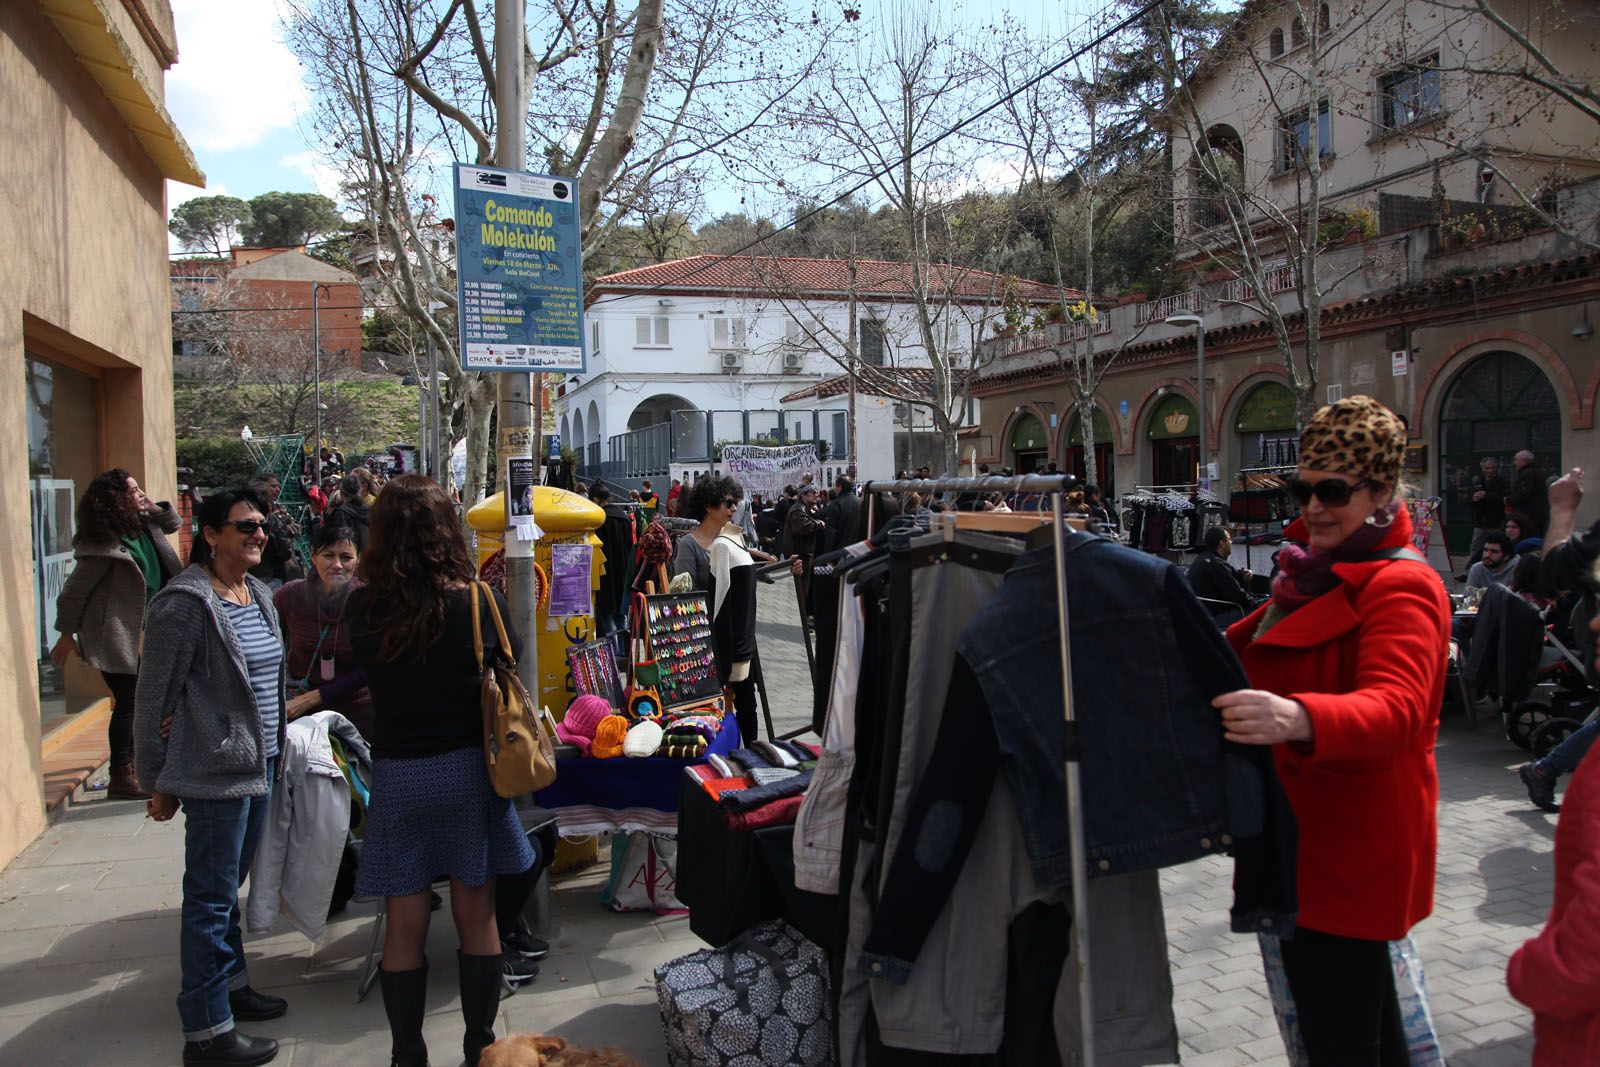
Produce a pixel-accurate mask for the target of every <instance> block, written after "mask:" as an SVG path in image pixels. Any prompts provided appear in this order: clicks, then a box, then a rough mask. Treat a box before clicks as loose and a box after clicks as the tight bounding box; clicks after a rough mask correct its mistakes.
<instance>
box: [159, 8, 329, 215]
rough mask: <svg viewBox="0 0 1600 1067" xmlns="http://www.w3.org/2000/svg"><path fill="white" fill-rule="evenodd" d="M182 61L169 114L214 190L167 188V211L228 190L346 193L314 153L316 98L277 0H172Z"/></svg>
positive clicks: (173, 73) (172, 79) (246, 194)
mask: <svg viewBox="0 0 1600 1067" xmlns="http://www.w3.org/2000/svg"><path fill="white" fill-rule="evenodd" d="M172 11H173V16H174V17H175V19H176V20H177V27H178V63H177V64H176V65H175V66H174V67H173V68H172V69H171V70H169V71H168V72H167V110H168V111H170V112H171V113H172V117H173V119H174V120H175V121H176V122H177V124H178V129H180V130H182V131H183V135H184V137H185V138H186V139H187V140H188V142H189V147H191V148H192V149H194V153H195V155H196V157H198V158H199V160H200V169H201V170H203V171H205V174H206V187H205V188H204V189H198V188H195V187H194V186H191V185H180V184H178V183H176V182H168V183H167V206H168V208H169V209H170V208H172V207H175V206H177V205H178V204H180V203H182V202H183V201H185V200H188V199H191V198H193V197H196V196H213V195H217V194H221V193H226V194H228V195H229V196H237V197H240V198H242V199H245V200H248V199H250V198H251V197H252V196H256V195H257V194H259V193H265V192H271V191H274V190H280V189H281V190H288V191H312V190H315V191H318V192H322V193H325V194H327V195H329V196H334V195H337V191H338V190H337V184H336V179H335V176H334V175H333V174H331V173H329V172H328V171H326V170H325V169H324V168H322V167H321V166H320V165H319V163H318V161H317V160H316V159H315V157H314V156H313V155H312V153H311V152H310V151H309V150H308V149H307V148H306V143H305V139H304V137H303V135H302V127H303V126H304V125H305V120H306V119H307V118H308V117H309V112H310V108H311V104H312V100H311V96H310V94H309V93H308V92H307V91H306V89H305V86H304V85H303V84H302V83H301V80H300V64H299V61H298V60H296V59H295V57H294V55H293V53H291V52H290V51H289V49H288V47H287V46H285V45H284V43H283V34H282V30H281V29H280V28H279V25H278V8H277V4H276V2H275V0H172Z"/></svg>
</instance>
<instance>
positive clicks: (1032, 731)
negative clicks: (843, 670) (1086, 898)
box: [958, 533, 1296, 932]
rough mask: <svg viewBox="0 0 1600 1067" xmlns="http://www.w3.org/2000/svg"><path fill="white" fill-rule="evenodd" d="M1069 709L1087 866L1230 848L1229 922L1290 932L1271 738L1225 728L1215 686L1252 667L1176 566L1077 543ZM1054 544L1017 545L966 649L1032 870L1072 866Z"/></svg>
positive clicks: (1131, 867) (1290, 846) (1285, 848)
mask: <svg viewBox="0 0 1600 1067" xmlns="http://www.w3.org/2000/svg"><path fill="white" fill-rule="evenodd" d="M1066 550H1067V592H1068V604H1069V611H1070V615H1071V639H1072V640H1071V646H1072V672H1073V693H1074V702H1073V703H1074V711H1075V716H1076V719H1077V734H1078V738H1079V746H1080V750H1081V753H1082V760H1081V766H1082V781H1083V788H1084V809H1085V818H1084V829H1085V834H1086V837H1087V843H1088V852H1089V855H1088V857H1087V860H1088V866H1089V874H1090V876H1091V877H1095V876H1099V875H1106V874H1120V873H1125V872H1128V871H1137V870H1149V869H1151V868H1156V867H1166V866H1171V865H1173V864H1177V863H1183V862H1186V861H1188V860H1192V859H1196V858H1198V857H1200V856H1204V855H1207V854H1209V853H1216V852H1232V853H1233V854H1234V855H1235V857H1236V859H1237V861H1238V863H1237V867H1236V872H1235V879H1234V890H1235V900H1234V908H1233V927H1234V929H1235V930H1239V931H1241V932H1243V931H1250V930H1257V929H1267V930H1286V929H1287V928H1290V927H1292V924H1293V921H1294V912H1295V910H1296V893H1295V880H1294V871H1295V841H1296V837H1295V822H1294V815H1293V812H1292V811H1291V810H1290V808H1289V803H1288V800H1287V798H1286V797H1285V796H1284V794H1283V790H1282V787H1281V786H1280V785H1279V783H1278V778H1277V774H1276V771H1275V770H1274V768H1273V765H1272V752H1271V749H1270V748H1268V747H1265V746H1254V745H1237V744H1233V743H1231V742H1227V741H1224V740H1223V737H1222V726H1221V719H1220V716H1219V715H1218V713H1217V712H1216V710H1215V709H1213V708H1212V707H1211V700H1212V698H1213V697H1215V696H1217V695H1218V694H1221V693H1226V692H1230V691H1232V690H1235V689H1244V688H1248V687H1249V681H1248V680H1247V678H1246V677H1245V673H1244V668H1243V667H1242V666H1241V665H1240V664H1239V661H1238V658H1237V657H1236V656H1235V655H1234V654H1233V651H1232V650H1231V649H1230V648H1229V647H1228V645H1227V643H1226V641H1225V640H1224V638H1223V636H1222V634H1221V633H1220V632H1219V631H1218V630H1217V627H1216V624H1215V623H1214V622H1213V621H1212V619H1211V616H1210V614H1209V613H1208V612H1207V611H1206V610H1205V608H1204V607H1202V606H1201V605H1200V603H1199V602H1198V601H1196V600H1195V598H1194V595H1193V594H1192V593H1191V592H1190V591H1189V588H1188V585H1187V583H1185V581H1184V579H1183V576H1182V574H1181V573H1180V572H1179V571H1178V570H1177V569H1176V568H1174V567H1173V566H1172V565H1171V564H1169V563H1167V562H1165V561H1163V560H1161V559H1158V558H1156V557H1153V556H1148V555H1145V554H1144V553H1141V552H1136V551H1132V550H1130V549H1128V548H1125V547H1123V546H1121V545H1119V544H1117V543H1115V542H1113V541H1109V540H1105V539H1103V538H1098V537H1092V536H1089V535H1087V534H1082V533H1074V534H1072V535H1071V536H1069V537H1068V539H1067V549H1066ZM1054 569H1055V560H1054V554H1053V552H1052V551H1051V550H1050V549H1049V548H1042V549H1035V550H1033V551H1031V552H1028V553H1026V554H1025V555H1023V556H1022V557H1021V558H1020V559H1019V560H1018V562H1017V564H1016V565H1015V566H1014V567H1013V568H1012V569H1011V571H1010V572H1009V573H1008V574H1007V575H1006V579H1005V583H1004V585H1002V587H1001V589H1000V592H999V593H998V594H996V596H995V597H994V599H993V600H992V601H990V603H989V604H988V605H986V606H985V608H984V610H983V611H982V612H981V613H979V615H978V616H977V617H975V618H974V619H973V620H972V622H971V623H970V624H969V625H968V626H967V628H966V630H965V631H964V632H963V633H962V635H961V638H960V641H959V642H958V646H959V648H960V651H961V653H962V655H963V657H964V658H965V659H966V660H967V662H968V663H970V664H971V666H972V669H973V670H974V672H976V674H977V677H978V680H979V683H980V685H981V686H982V689H983V691H984V694H985V696H986V698H987V702H988V705H989V708H990V712H991V715H992V718H993V722H994V730H995V734H996V739H997V741H998V744H999V752H1000V760H1001V765H1002V767H1003V769H1004V773H1005V774H1006V776H1007V780H1008V782H1009V783H1010V785H1011V788H1012V791H1013V793H1014V794H1015V795H1016V798H1017V807H1018V808H1019V810H1021V811H1026V812H1032V813H1034V817H1033V818H1029V819H1027V820H1026V821H1025V826H1024V835H1025V838H1026V843H1027V847H1028V853H1029V856H1030V859H1031V860H1032V862H1033V865H1034V869H1035V872H1036V875H1037V877H1039V879H1040V880H1041V881H1043V882H1044V883H1045V884H1049V885H1066V884H1069V883H1070V881H1071V877H1072V870H1071V864H1070V860H1069V857H1070V851H1069V846H1068V829H1067V822H1066V820H1065V819H1064V818H1053V817H1051V816H1050V814H1049V813H1051V812H1064V810H1065V795H1066V771H1065V766H1064V763H1063V760H1062V753H1063V751H1064V744H1065V742H1064V736H1065V730H1064V727H1063V716H1062V707H1061V696H1060V694H1061V656H1060V650H1059V637H1058V633H1059V630H1058V629H1057V627H1058V625H1059V618H1060V616H1059V611H1058V608H1057V603H1056V588H1055V575H1054Z"/></svg>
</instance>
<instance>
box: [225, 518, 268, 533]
mask: <svg viewBox="0 0 1600 1067" xmlns="http://www.w3.org/2000/svg"><path fill="white" fill-rule="evenodd" d="M222 525H224V526H232V527H233V528H234V529H235V530H238V531H239V532H240V533H242V534H244V535H245V536H246V537H250V536H252V535H253V534H255V533H257V532H258V531H260V530H265V529H266V528H267V524H266V523H264V522H258V521H257V520H255V519H239V520H237V521H234V522H225V523H223V524H222Z"/></svg>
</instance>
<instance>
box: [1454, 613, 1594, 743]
mask: <svg viewBox="0 0 1600 1067" xmlns="http://www.w3.org/2000/svg"><path fill="white" fill-rule="evenodd" d="M1466 676H1467V678H1468V679H1469V680H1470V681H1471V682H1472V684H1473V685H1474V686H1475V687H1476V688H1477V690H1478V691H1479V692H1481V693H1486V694H1489V695H1491V696H1494V697H1497V698H1498V699H1499V701H1500V712H1501V716H1502V718H1503V719H1504V722H1505V733H1506V738H1507V740H1509V741H1510V742H1511V743H1512V744H1514V745H1516V746H1517V747H1518V748H1522V749H1527V750H1529V751H1532V752H1534V753H1535V754H1536V755H1539V756H1543V755H1544V754H1545V753H1547V752H1549V751H1550V750H1551V749H1552V748H1554V747H1555V746H1556V745H1558V744H1560V743H1561V742H1562V741H1564V740H1565V739H1566V738H1567V737H1568V736H1570V735H1571V734H1572V732H1573V731H1575V730H1576V729H1578V727H1579V726H1581V725H1583V721H1584V719H1585V718H1586V717H1587V716H1588V715H1589V714H1590V713H1591V712H1592V711H1594V710H1595V708H1596V707H1597V706H1600V693H1597V692H1596V691H1595V689H1594V687H1593V686H1591V685H1590V684H1589V681H1588V679H1587V677H1586V676H1585V674H1584V669H1583V661H1582V660H1581V659H1579V657H1578V655H1577V654H1576V653H1575V652H1573V650H1572V649H1570V648H1568V647H1567V645H1566V644H1564V643H1563V642H1562V641H1561V640H1560V639H1559V638H1558V637H1556V635H1555V633H1554V632H1552V629H1551V627H1550V626H1548V625H1547V624H1546V622H1545V618H1544V615H1543V614H1542V613H1541V612H1540V611H1539V609H1538V608H1537V607H1535V606H1534V605H1533V604H1531V603H1529V602H1528V601H1526V600H1524V599H1522V598H1521V597H1519V596H1517V595H1516V594H1515V593H1513V592H1511V590H1509V589H1507V588H1506V587H1505V586H1503V585H1493V586H1491V587H1490V588H1489V590H1488V591H1487V592H1486V593H1485V594H1484V598H1483V603H1482V606H1481V607H1480V609H1479V612H1478V620H1477V626H1476V628H1475V630H1474V633H1473V637H1472V650H1471V653H1470V655H1469V656H1468V659H1467V668H1466Z"/></svg>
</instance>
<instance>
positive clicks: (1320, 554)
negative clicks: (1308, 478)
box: [1272, 501, 1400, 615]
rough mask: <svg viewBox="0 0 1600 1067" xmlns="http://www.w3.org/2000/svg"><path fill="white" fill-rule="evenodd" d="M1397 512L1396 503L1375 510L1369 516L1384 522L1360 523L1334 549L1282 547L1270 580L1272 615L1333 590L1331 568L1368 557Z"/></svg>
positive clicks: (1335, 581)
mask: <svg viewBox="0 0 1600 1067" xmlns="http://www.w3.org/2000/svg"><path fill="white" fill-rule="evenodd" d="M1399 510H1400V503H1399V501H1391V502H1390V503H1389V504H1387V505H1385V506H1384V507H1382V508H1379V509H1378V510H1377V511H1376V512H1374V513H1373V517H1374V518H1377V517H1379V516H1386V517H1387V519H1388V521H1387V522H1381V521H1380V522H1376V523H1374V522H1364V523H1362V524H1361V525H1360V526H1359V527H1358V528H1357V529H1356V532H1355V533H1353V534H1351V535H1350V536H1349V537H1346V538H1345V539H1344V540H1343V541H1341V542H1340V543H1339V544H1338V546H1337V547H1335V548H1331V549H1327V550H1314V549H1309V548H1302V547H1301V546H1300V545H1297V544H1293V543H1288V544H1285V545H1284V547H1283V550H1282V551H1281V552H1279V553H1278V576H1277V577H1276V578H1274V579H1272V604H1273V608H1274V609H1275V614H1282V615H1287V614H1288V613H1289V612H1291V611H1294V610H1296V609H1298V608H1303V607H1305V606H1306V605H1307V604H1309V603H1311V602H1312V601H1313V600H1315V599H1317V597H1319V596H1321V595H1322V594H1324V593H1326V592H1329V591H1330V590H1332V589H1333V588H1334V587H1336V586H1337V585H1338V584H1339V577H1338V575H1336V574H1334V573H1333V565H1334V564H1335V563H1353V562H1357V561H1359V560H1362V559H1365V558H1366V557H1367V556H1369V555H1371V554H1372V552H1373V551H1374V550H1375V549H1376V548H1377V547H1378V546H1379V545H1381V544H1382V543H1383V541H1384V538H1386V537H1388V536H1389V530H1390V527H1391V526H1393V525H1394V517H1395V515H1396V514H1397V513H1398V512H1399Z"/></svg>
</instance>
